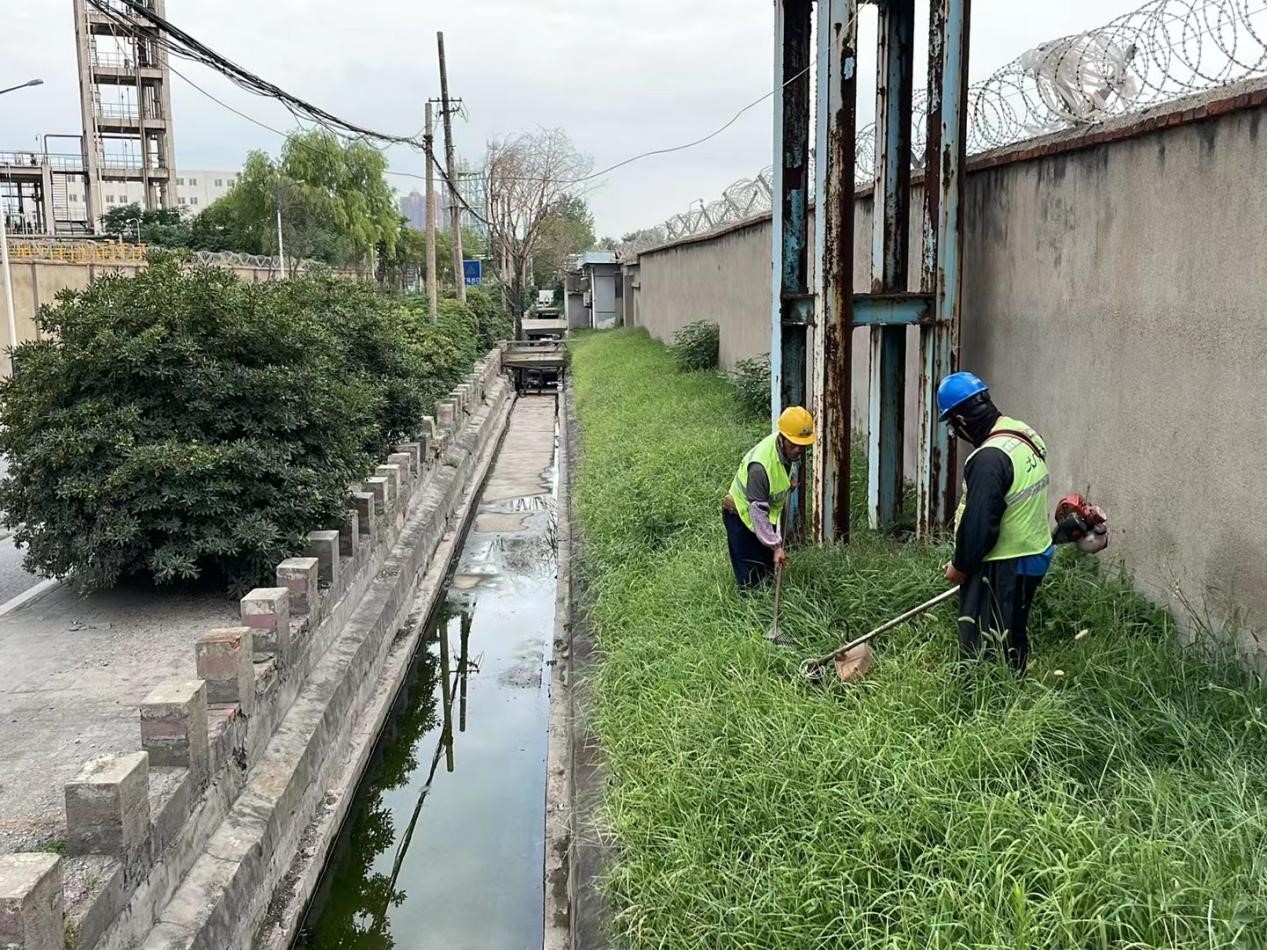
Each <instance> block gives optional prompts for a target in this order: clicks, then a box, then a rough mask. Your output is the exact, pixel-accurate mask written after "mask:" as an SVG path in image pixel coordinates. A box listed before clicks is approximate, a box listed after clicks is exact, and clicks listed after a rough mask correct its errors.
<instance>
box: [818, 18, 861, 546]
mask: <svg viewBox="0 0 1267 950" xmlns="http://www.w3.org/2000/svg"><path fill="white" fill-rule="evenodd" d="M857 12H858V0H819V3H818V108H817V113H816V114H817V137H816V141H817V152H816V155H817V165H816V169H815V172H816V182H815V196H816V197H815V211H814V245H815V250H816V253H817V254H818V267H817V268H816V270H815V290H816V291H817V296H818V300H819V320H818V324H817V327H816V328H815V333H814V415H815V420H816V422H817V424H818V431H819V438H818V444H817V446H815V449H814V477H813V504H812V505H811V509H812V520H813V528H814V530H813V536H814V540H815V541H818V542H832V541H848V540H849V515H850V504H849V467H850V455H851V449H852V444H851V440H850V416H851V413H852V407H851V404H850V396H851V386H852V368H853V366H852V358H853V353H852V340H853V260H854V250H853V240H854V167H855V164H856V157H857V143H856V135H857V120H858V18H857Z"/></svg>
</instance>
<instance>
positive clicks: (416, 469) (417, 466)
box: [388, 442, 423, 478]
mask: <svg viewBox="0 0 1267 950" xmlns="http://www.w3.org/2000/svg"><path fill="white" fill-rule="evenodd" d="M394 451H396V452H399V453H401V454H404V455H407V456H409V473H410V475H412V476H413V477H414V478H417V477H418V475H419V474H421V472H422V457H423V450H422V443H421V442H402V443H400V445H398V446H396V447H395V449H394ZM390 458H391V456H389V457H388V459H389V460H390Z"/></svg>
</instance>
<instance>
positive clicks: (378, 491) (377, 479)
mask: <svg viewBox="0 0 1267 950" xmlns="http://www.w3.org/2000/svg"><path fill="white" fill-rule="evenodd" d="M365 487H366V488H368V489H369V490H370V491H371V492H373V493H374V510H375V511H376V512H378V513H379V514H380V515H385V514H387V513H388V512H390V511H391V510H392V508H393V507H394V506H395V504H396V496H395V495H393V494H392V484H391V482H390V481H388V479H387V476H385V475H375V476H373V477H372V478H367V479H365Z"/></svg>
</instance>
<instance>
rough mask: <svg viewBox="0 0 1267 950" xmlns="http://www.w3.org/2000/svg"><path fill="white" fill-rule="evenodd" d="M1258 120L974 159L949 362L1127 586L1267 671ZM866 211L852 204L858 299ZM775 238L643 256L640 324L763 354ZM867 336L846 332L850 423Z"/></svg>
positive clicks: (755, 227) (1217, 110)
mask: <svg viewBox="0 0 1267 950" xmlns="http://www.w3.org/2000/svg"><path fill="white" fill-rule="evenodd" d="M1265 120H1267V92H1265V90H1264V86H1263V85H1262V84H1259V85H1258V86H1256V87H1251V88H1249V89H1248V91H1247V90H1246V89H1244V88H1242V89H1237V90H1234V91H1233V92H1231V93H1228V94H1225V95H1223V96H1221V97H1217V98H1207V99H1206V100H1204V101H1199V102H1195V103H1194V102H1188V103H1183V104H1180V105H1178V106H1175V107H1171V108H1170V109H1168V110H1164V111H1158V112H1155V113H1152V114H1149V115H1146V116H1144V117H1136V118H1132V119H1130V120H1124V121H1122V122H1119V123H1117V124H1115V125H1112V126H1104V127H1100V128H1097V130H1096V131H1095V132H1093V133H1089V134H1088V133H1079V134H1077V135H1066V136H1062V137H1055V138H1052V139H1049V140H1045V141H1042V142H1038V143H1027V144H1026V145H1024V146H1021V147H1017V148H1014V149H1011V150H1007V151H1004V152H1001V153H997V154H992V155H988V156H985V157H983V158H981V159H978V160H975V161H974V163H973V169H972V171H971V173H970V174H969V177H968V182H967V200H966V218H965V220H966V229H965V239H964V255H965V257H964V294H963V301H962V313H963V318H962V352H961V363H962V365H963V367H964V368H966V369H971V370H974V371H976V372H978V373H980V374H981V375H983V376H984V377H985V378H986V379H987V380H988V381H989V382H990V384H991V387H992V389H993V391H994V395H995V398H996V401H997V402H998V403H999V405H1000V406H1001V407H1002V408H1004V409H1005V410H1006V411H1007V412H1009V413H1012V414H1015V415H1018V416H1020V417H1021V418H1024V419H1026V420H1027V421H1029V422H1031V423H1032V424H1033V425H1035V426H1036V427H1037V428H1038V429H1039V430H1040V431H1041V432H1042V433H1043V434H1044V436H1045V438H1046V439H1047V441H1048V444H1049V445H1050V446H1051V449H1052V470H1053V485H1054V487H1055V488H1056V489H1057V490H1058V491H1060V492H1064V491H1069V490H1074V489H1077V490H1083V491H1088V490H1089V492H1090V493H1091V495H1092V496H1093V498H1094V499H1095V500H1096V501H1097V502H1099V503H1101V504H1103V505H1104V506H1106V507H1107V508H1108V509H1109V511H1110V513H1111V514H1112V516H1113V522H1114V530H1115V541H1114V547H1113V548H1112V549H1111V551H1110V553H1111V554H1113V555H1117V556H1119V557H1122V558H1125V561H1126V563H1127V565H1128V566H1129V567H1130V568H1131V569H1132V570H1133V572H1134V574H1135V576H1136V579H1137V582H1138V584H1139V585H1140V587H1141V588H1142V589H1144V590H1145V591H1146V592H1147V593H1149V594H1150V595H1152V596H1154V597H1155V598H1157V599H1159V600H1161V601H1163V602H1168V603H1170V604H1171V605H1172V606H1173V605H1175V604H1176V603H1177V602H1178V600H1179V598H1180V597H1183V598H1186V599H1190V600H1192V601H1195V602H1197V603H1199V604H1201V605H1203V606H1204V607H1205V608H1206V609H1209V610H1211V611H1212V612H1213V613H1214V615H1215V616H1216V617H1227V616H1229V615H1231V614H1233V613H1241V614H1243V615H1244V618H1245V620H1246V621H1247V626H1248V627H1249V628H1250V630H1249V631H1248V632H1245V633H1243V639H1242V643H1243V645H1244V647H1245V648H1246V650H1247V651H1249V652H1257V653H1260V659H1261V660H1263V661H1267V652H1264V651H1261V650H1260V649H1259V646H1258V644H1257V642H1256V641H1254V640H1253V638H1252V630H1253V629H1257V630H1263V631H1264V632H1267V559H1265V558H1264V552H1267V485H1265V484H1264V482H1263V480H1262V479H1261V478H1259V477H1258V471H1257V470H1258V467H1259V465H1258V463H1259V462H1260V461H1262V460H1263V459H1264V458H1265V456H1264V449H1263V448H1262V447H1263V446H1264V445H1267V420H1265V416H1264V412H1263V409H1262V406H1261V398H1260V397H1261V394H1262V393H1264V392H1267V325H1265V324H1264V318H1263V311H1264V309H1265V308H1267V188H1263V187H1262V186H1261V184H1260V183H1261V182H1264V181H1267V121H1265ZM918 201H919V196H918V194H916V195H915V197H914V201H913V204H914V205H915V206H916V207H917V206H918ZM869 211H870V201H869V198H867V197H866V196H860V197H859V202H858V212H859V214H858V226H857V238H856V260H857V266H856V269H855V289H857V290H859V291H861V290H863V289H865V287H866V286H867V283H868V282H867V280H866V274H867V269H868V267H869V257H870V247H869V245H870V215H869ZM913 233H914V234H918V233H919V232H918V228H916V229H915V230H914V231H913ZM770 242H771V228H770V222H769V219H768V218H767V219H763V220H759V221H756V222H752V223H748V224H745V225H741V226H737V227H735V228H732V229H731V230H729V231H727V232H724V233H721V234H719V235H716V236H714V237H711V238H708V239H705V240H702V241H700V240H693V241H687V242H681V243H678V244H676V245H672V246H669V247H666V248H662V249H657V250H655V251H652V252H649V253H643V254H642V255H640V256H639V259H638V270H639V275H638V276H639V282H640V287H641V297H640V302H639V323H640V324H641V325H643V326H646V327H647V328H648V329H649V330H650V331H651V332H652V333H653V334H655V335H656V336H658V337H660V338H662V339H669V338H671V336H672V333H673V331H674V330H676V329H677V328H678V327H680V326H681V325H683V324H685V323H687V322H689V321H691V320H696V319H702V318H709V319H714V320H717V321H718V322H719V323H721V325H722V328H723V329H722V344H721V355H722V361H723V363H724V364H725V365H726V366H732V365H733V364H734V362H735V360H737V359H740V358H742V357H745V356H750V355H754V354H757V353H764V352H767V351H768V350H769V340H768V336H769V299H770V290H769V274H770V261H769V257H770ZM913 339H914V335H913V334H912V342H911V343H910V344H909V345H908V355H909V356H910V364H909V365H908V373H907V378H908V384H907V385H908V392H907V406H908V412H907V417H908V418H907V432H908V438H907V442H908V445H907V453H906V454H907V472H908V474H909V473H911V472H913V464H912V463H913V442H914V422H915V414H914V402H913V399H914V395H915V392H914V387H915V379H916V378H917V371H916V367H915V365H914V357H915V355H916V353H917V346H916V344H915V343H914V342H913ZM865 340H866V331H858V332H857V333H856V334H855V346H854V371H855V379H854V386H853V389H854V400H855V401H854V409H855V414H854V419H855V426H856V427H857V426H859V425H860V424H864V423H863V420H865V415H864V413H865V411H866V375H865V374H866V371H867V369H866V366H867V362H868V360H867V347H866V345H865ZM1176 585H1177V587H1176ZM1177 592H1178V593H1177ZM1265 642H1267V641H1265Z"/></svg>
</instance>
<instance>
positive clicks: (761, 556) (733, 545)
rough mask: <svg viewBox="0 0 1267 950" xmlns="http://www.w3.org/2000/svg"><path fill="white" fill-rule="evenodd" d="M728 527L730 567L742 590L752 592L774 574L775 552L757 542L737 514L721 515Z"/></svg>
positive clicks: (727, 539)
mask: <svg viewBox="0 0 1267 950" xmlns="http://www.w3.org/2000/svg"><path fill="white" fill-rule="evenodd" d="M721 520H722V523H723V524H724V525H725V526H726V544H727V546H728V547H729V548H730V566H731V567H732V568H734V571H735V581H736V583H738V584H739V589H740V590H751V589H752V588H754V587H756V586H758V585H759V584H761V583H762V582H763V581H764V580H765V579H766V578H767V577H769V576H770V575H771V574H772V573H773V572H774V552H773V551H771V550H770V549H769V548H768V547H766V546H765V545H764V544H762V543H761V542H760V541H759V540H757V536H756V535H755V534H753V533H752V532H751V531H750V530H748V526H747V525H746V524H744V523H743V519H741V518H740V517H739V516H738V515H737V514H735V513H734V512H730V511H723V512H722V513H721Z"/></svg>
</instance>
